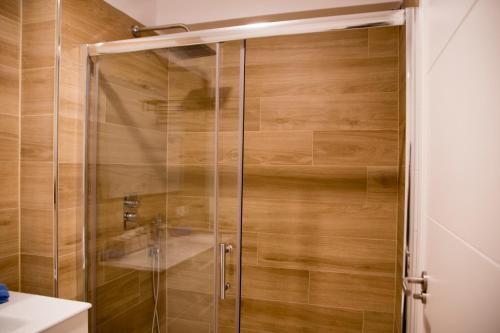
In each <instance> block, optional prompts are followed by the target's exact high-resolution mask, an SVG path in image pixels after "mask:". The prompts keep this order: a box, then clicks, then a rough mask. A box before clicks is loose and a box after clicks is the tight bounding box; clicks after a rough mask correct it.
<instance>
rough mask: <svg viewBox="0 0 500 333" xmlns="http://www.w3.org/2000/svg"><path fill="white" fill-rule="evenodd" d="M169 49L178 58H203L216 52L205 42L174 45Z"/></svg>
mask: <svg viewBox="0 0 500 333" xmlns="http://www.w3.org/2000/svg"><path fill="white" fill-rule="evenodd" d="M170 51H171V52H172V53H174V54H175V56H176V57H177V58H179V59H193V58H203V57H210V56H213V55H215V54H216V52H215V50H214V49H212V48H211V47H210V46H208V45H205V44H200V45H188V46H180V47H174V48H171V49H170Z"/></svg>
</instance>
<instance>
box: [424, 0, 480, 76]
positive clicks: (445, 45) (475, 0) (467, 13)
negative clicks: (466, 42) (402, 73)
mask: <svg viewBox="0 0 500 333" xmlns="http://www.w3.org/2000/svg"><path fill="white" fill-rule="evenodd" d="M478 2H479V0H474V3H473V4H472V5H471V6H470V7H469V9H468V10H467V12H466V13H465V15H464V16H463V17H462V19H461V20H460V22H458V25H457V26H456V27H455V30H453V32H452V33H451V36H450V38H448V40H447V41H446V43H445V44H444V46H443V48H442V49H441V50H440V51H439V53H438V55H437V56H436V58H435V59H434V60H433V61H432V63H431V65H430V66H429V69H428V70H427V71H426V73H427V74H429V73H430V72H431V70H432V69H433V68H434V65H435V64H436V63H437V62H438V60H439V59H440V58H441V56H442V55H443V53H444V51H446V49H447V48H448V45H449V44H450V43H451V40H452V39H453V37H455V35H456V34H457V32H458V30H460V28H461V27H462V24H463V23H464V22H465V20H466V19H467V18H468V17H469V14H470V13H471V12H472V10H473V9H474V7H475V6H476V4H477V3H478Z"/></svg>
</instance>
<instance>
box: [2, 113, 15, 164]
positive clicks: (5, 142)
mask: <svg viewBox="0 0 500 333" xmlns="http://www.w3.org/2000/svg"><path fill="white" fill-rule="evenodd" d="M18 126H19V117H18V116H15V115H6V114H0V141H1V144H0V161H11V162H14V161H18V160H19V127H18Z"/></svg>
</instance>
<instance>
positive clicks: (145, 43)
mask: <svg viewBox="0 0 500 333" xmlns="http://www.w3.org/2000/svg"><path fill="white" fill-rule="evenodd" d="M404 22H405V14H404V10H402V9H400V10H390V11H381V12H371V13H361V14H349V15H336V16H327V17H319V18H310V19H302V20H290V21H280V22H267V23H253V24H246V25H240V26H234V27H225V28H217V29H207V30H199V31H190V32H181V33H175V34H169V35H159V36H152V37H141V38H134V39H126V40H119V41H113V42H104V43H97V44H89V45H88V46H87V47H88V54H89V56H98V55H104V54H117V53H127V52H137V51H145V50H153V49H161V48H169V47H179V46H188V45H199V44H209V43H218V42H228V41H235V40H244V39H250V38H261V37H273V36H285V35H296V34H304V33H313V32H326V31H333V30H346V29H358V28H367V27H376V26H394V25H403V24H404Z"/></svg>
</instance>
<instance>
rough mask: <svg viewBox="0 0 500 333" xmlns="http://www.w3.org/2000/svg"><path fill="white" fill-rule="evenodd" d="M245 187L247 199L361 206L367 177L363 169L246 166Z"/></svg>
mask: <svg viewBox="0 0 500 333" xmlns="http://www.w3.org/2000/svg"><path fill="white" fill-rule="evenodd" d="M244 184H245V185H244V194H243V196H244V197H245V198H246V199H252V198H255V199H258V198H261V199H267V198H286V199H288V200H316V201H322V202H329V203H349V204H360V203H362V202H363V201H364V199H365V191H366V174H365V168H362V167H359V168H358V167H351V168H348V167H345V168H343V167H334V166H332V167H330V166H328V167H319V166H250V165H245V169H244Z"/></svg>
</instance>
